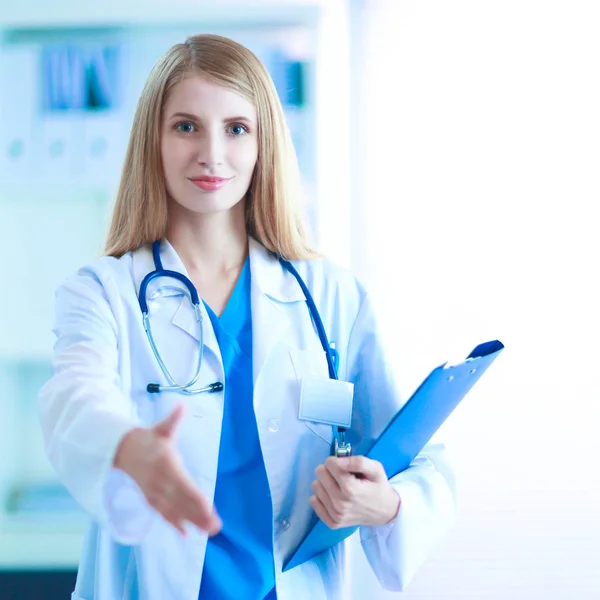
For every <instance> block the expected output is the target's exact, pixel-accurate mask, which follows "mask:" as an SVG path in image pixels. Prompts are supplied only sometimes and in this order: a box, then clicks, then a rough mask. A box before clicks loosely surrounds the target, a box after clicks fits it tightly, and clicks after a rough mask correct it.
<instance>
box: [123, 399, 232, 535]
mask: <svg viewBox="0 0 600 600" xmlns="http://www.w3.org/2000/svg"><path fill="white" fill-rule="evenodd" d="M182 417H183V406H182V405H178V406H177V407H176V408H175V409H174V410H173V412H172V413H171V414H170V415H169V416H168V417H167V418H166V419H164V420H163V421H161V422H160V423H157V424H156V425H154V427H149V428H142V427H140V428H137V429H134V430H132V431H130V432H129V433H128V434H126V435H125V436H124V438H123V440H122V441H121V444H120V445H119V448H118V450H117V454H116V456H115V461H114V466H115V467H117V468H119V469H121V470H123V471H125V472H126V473H128V474H129V475H130V477H131V478H132V479H133V480H134V481H136V483H137V484H138V486H139V487H140V489H141V490H142V492H143V493H144V496H146V500H147V501H148V504H150V506H152V507H153V508H154V509H155V510H156V511H157V512H159V513H160V514H161V515H162V516H163V517H164V518H165V519H166V520H167V521H168V522H169V523H171V525H173V527H175V528H176V529H178V530H179V532H180V533H181V534H182V535H186V530H185V526H186V523H188V522H189V523H192V524H194V525H196V527H198V528H199V529H201V530H203V531H206V532H208V534H209V535H214V534H216V533H218V532H219V530H220V529H221V520H220V519H219V517H218V515H217V513H216V512H215V510H214V508H213V507H212V506H211V505H210V503H209V501H208V499H207V498H206V497H205V496H204V494H203V493H202V492H201V491H200V490H199V489H198V487H197V486H196V484H195V483H194V482H193V481H192V480H191V478H190V477H189V476H188V474H187V473H186V471H185V469H184V467H183V463H182V460H181V458H180V456H179V454H178V452H177V450H176V448H175V441H174V438H175V432H176V429H177V426H178V425H179V422H180V421H181V418H182Z"/></svg>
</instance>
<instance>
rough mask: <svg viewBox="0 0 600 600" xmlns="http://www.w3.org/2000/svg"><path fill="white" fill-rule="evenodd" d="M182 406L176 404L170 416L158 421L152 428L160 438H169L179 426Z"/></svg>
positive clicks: (182, 410) (182, 412) (182, 411)
mask: <svg viewBox="0 0 600 600" xmlns="http://www.w3.org/2000/svg"><path fill="white" fill-rule="evenodd" d="M184 412H185V411H184V408H183V404H178V405H177V406H176V407H175V408H174V409H173V411H172V412H171V414H170V415H169V416H168V417H166V418H165V419H163V420H162V421H159V422H158V423H157V424H156V425H155V426H154V427H153V429H154V431H155V432H156V433H157V434H158V435H159V436H161V437H166V438H171V437H173V434H174V433H175V430H176V429H177V426H178V425H179V422H180V421H181V419H182V418H183V414H184Z"/></svg>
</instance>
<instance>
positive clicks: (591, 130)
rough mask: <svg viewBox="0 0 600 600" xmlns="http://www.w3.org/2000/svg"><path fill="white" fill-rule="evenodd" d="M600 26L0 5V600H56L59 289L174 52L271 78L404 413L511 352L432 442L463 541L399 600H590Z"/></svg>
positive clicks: (65, 553) (70, 529) (250, 9)
mask: <svg viewBox="0 0 600 600" xmlns="http://www.w3.org/2000/svg"><path fill="white" fill-rule="evenodd" d="M599 30H600V5H599V4H598V3H597V2H596V1H594V0H568V1H567V0H544V1H542V0H518V1H517V0H504V1H503V2H482V1H481V0H453V1H452V2H448V1H444V0H427V1H421V2H417V1H416V0H397V1H395V0H321V1H319V0H254V1H252V2H246V1H245V0H206V1H203V0H144V1H142V0H122V1H118V0H104V1H103V2H95V3H86V2H79V3H73V2H71V1H70V0H54V2H51V3H50V2H42V0H19V1H18V2H16V1H10V0H0V224H1V227H2V234H1V235H0V276H1V277H0V280H1V281H3V282H4V284H3V291H2V293H1V294H0V383H1V389H2V394H1V396H0V408H1V409H2V412H1V415H2V416H1V417H0V501H1V504H0V600H8V599H13V598H19V599H20V600H23V599H30V598H35V599H36V600H37V599H48V600H54V599H55V598H56V599H59V598H68V597H69V593H70V591H71V590H72V587H73V583H74V577H75V571H76V568H77V561H78V557H79V551H80V547H81V540H82V533H83V530H84V527H85V523H86V521H85V516H84V515H83V514H82V513H81V512H80V510H79V509H78V508H77V506H75V505H74V504H73V502H72V501H71V500H70V499H69V496H68V495H67V494H66V492H65V491H64V490H63V488H62V486H61V485H60V484H59V482H58V481H57V480H56V479H55V477H54V474H53V472H52V470H51V468H50V466H49V464H48V463H47V461H46V459H45V457H44V450H43V445H42V440H41V434H40V429H39V425H38V420H37V413H36V396H37V393H38V390H39V388H40V387H41V385H42V384H43V382H44V381H45V379H46V378H47V377H48V375H49V362H50V357H51V352H52V345H53V335H52V331H51V329H52V323H53V310H54V297H53V294H54V289H55V288H56V287H57V285H58V284H59V283H60V282H61V281H62V280H63V279H64V278H65V277H67V276H68V275H70V274H71V273H72V272H73V271H75V270H76V269H77V268H78V267H79V266H81V265H82V264H84V263H86V262H87V261H89V260H90V259H92V258H94V257H95V256H98V255H99V254H100V252H101V248H102V243H103V239H104V235H105V232H106V228H107V224H108V218H109V214H110V210H111V206H112V202H113V199H114V194H115V188H116V185H117V183H118V179H119V176H120V169H121V164H122V160H123V156H124V151H125V147H126V144H127V140H128V136H129V130H130V126H131V120H132V116H133V112H134V109H135V104H136V101H137V98H138V96H139V93H140V91H141V88H142V85H143V83H144V81H145V79H146V77H147V75H148V73H149V70H150V68H151V67H152V65H153V64H154V62H155V61H156V60H157V59H158V57H159V56H160V55H161V54H162V53H163V52H164V51H166V50H167V48H168V47H169V46H171V45H172V44H173V43H176V42H180V41H182V40H183V39H184V38H185V37H186V36H188V35H190V34H194V33H200V32H214V33H221V34H224V35H228V36H230V37H232V38H234V39H236V40H238V41H240V42H242V43H244V44H246V45H247V46H248V47H250V48H251V49H252V50H254V51H255V52H256V53H257V54H258V55H259V57H260V58H261V59H262V60H263V61H264V62H265V64H266V65H267V67H268V69H269V70H270V72H271V74H272V76H273V79H274V81H275V84H276V86H277V89H278V91H279V94H280V97H281V100H282V102H283V105H284V108H285V111H286V115H287V118H288V123H289V126H290V129H291V131H292V135H293V138H294V141H295V144H296V148H297V152H298V156H299V161H300V167H301V170H302V175H303V184H304V197H305V206H306V211H307V216H308V219H309V222H310V225H311V229H312V231H313V235H314V238H315V241H316V243H317V246H318V247H319V249H320V250H322V251H323V252H325V253H326V254H328V255H329V256H330V257H331V258H332V259H333V260H335V261H337V262H338V263H341V264H343V265H345V266H347V267H349V268H351V269H352V270H353V271H354V272H355V273H356V274H357V275H358V276H359V277H360V278H361V279H362V280H363V281H364V282H365V283H366V284H367V286H368V287H369V288H370V289H371V290H372V291H373V293H374V294H375V296H376V297H377V298H378V299H379V303H380V315H381V319H382V320H383V322H384V324H385V329H386V331H387V332H388V333H389V334H390V337H391V339H392V342H393V343H392V346H391V350H390V351H391V352H392V353H393V356H391V357H390V358H391V359H392V360H393V361H394V363H395V365H396V367H397V369H398V371H399V373H400V374H401V380H402V382H403V387H404V393H405V395H406V396H408V395H409V394H410V393H411V392H412V391H413V390H414V389H415V387H416V386H417V385H418V384H419V383H420V381H421V380H422V379H423V377H424V376H425V375H427V373H428V372H429V371H430V370H431V369H432V368H434V367H435V366H437V365H439V364H440V363H443V362H444V361H445V360H446V359H448V358H462V357H464V356H466V355H467V354H468V353H469V352H470V351H471V349H472V348H473V347H474V346H476V345H477V344H478V343H480V342H483V341H487V340H492V339H499V340H501V341H502V342H503V343H504V344H505V345H506V350H505V351H504V352H503V353H502V355H501V356H500V358H499V359H498V360H497V361H496V363H494V365H493V366H492V367H491V368H490V370H489V371H488V373H487V374H486V375H485V376H484V377H483V378H482V380H481V381H480V382H479V383H478V384H477V386H476V387H475V388H474V389H473V391H472V392H471V393H470V394H469V395H468V397H467V398H466V399H465V400H464V401H463V403H462V404H461V406H460V407H459V408H458V409H457V410H456V411H455V413H453V415H452V416H451V417H450V419H449V420H448V421H447V422H446V424H445V425H444V426H443V427H442V429H441V430H440V431H439V432H438V435H437V436H436V437H438V438H439V439H440V440H442V441H444V442H445V443H446V444H447V447H448V450H449V453H450V456H451V458H452V461H453V464H454V467H455V469H456V472H457V476H458V483H459V500H460V506H459V521H458V525H457V526H456V528H455V529H454V530H453V531H452V533H451V534H450V535H449V536H448V537H447V538H446V539H445V540H444V541H443V543H442V544H441V545H440V546H439V547H438V548H437V549H436V551H435V553H434V554H433V556H432V557H431V559H430V560H429V561H428V562H427V563H426V564H425V565H424V566H423V568H422V569H421V570H420V572H419V573H418V575H417V577H416V579H415V580H414V581H413V582H412V584H411V585H410V587H409V588H408V590H407V591H405V592H404V593H403V594H391V593H387V592H384V591H382V590H381V589H380V588H379V586H378V584H377V582H376V581H375V579H374V578H373V576H372V575H371V573H370V571H369V568H368V566H367V565H366V563H365V560H364V557H363V556H362V554H361V551H360V545H359V543H358V542H357V540H356V539H355V538H353V539H352V540H351V543H350V553H349V561H350V563H351V567H352V568H351V569H350V570H349V577H348V581H347V584H348V587H347V592H346V595H345V597H346V598H357V599H362V598H373V599H379V598H381V599H385V598H400V597H402V598H405V599H407V600H409V599H431V600H458V599H469V600H472V599H479V598H482V599H492V598H493V599H502V600H516V599H525V600H529V599H532V600H533V599H543V600H563V599H568V600H597V599H598V598H600V476H599V474H598V472H599V467H598V461H599V460H600V434H599V432H600V408H599V400H600V398H599V396H600V393H599V384H598V379H599V377H598V375H599V367H598V364H599V362H600V361H599V359H600V352H599V350H598V344H597V340H598V338H599V336H600V317H599V308H600V285H599V283H598V281H599V275H598V273H599V269H598V263H599V258H600V252H599V251H600V236H599V235H598V219H597V214H598V206H597V205H598V203H599V202H600V75H599V73H600V36H599V35H598V31H599Z"/></svg>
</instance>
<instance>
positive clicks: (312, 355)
mask: <svg viewBox="0 0 600 600" xmlns="http://www.w3.org/2000/svg"><path fill="white" fill-rule="evenodd" d="M290 358H291V360H292V364H293V366H294V373H295V375H296V380H297V386H296V394H295V411H296V416H297V417H298V416H299V413H300V396H301V393H302V379H303V378H305V377H323V378H328V377H329V370H328V368H327V360H326V358H325V353H324V352H323V349H322V348H321V347H320V346H319V347H318V348H314V349H309V350H307V349H299V348H290ZM302 422H303V423H304V425H305V426H306V427H307V428H308V429H309V430H310V431H311V432H312V433H314V434H315V435H316V436H318V437H319V438H321V440H323V442H325V443H326V444H329V445H330V444H331V442H332V440H333V430H332V428H331V426H330V425H327V424H326V423H320V422H318V421H310V420H303V421H302Z"/></svg>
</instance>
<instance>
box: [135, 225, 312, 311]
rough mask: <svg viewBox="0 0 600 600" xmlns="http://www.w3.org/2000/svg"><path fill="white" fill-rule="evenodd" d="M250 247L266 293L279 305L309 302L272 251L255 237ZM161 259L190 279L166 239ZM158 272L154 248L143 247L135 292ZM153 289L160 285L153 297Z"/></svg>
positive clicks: (137, 262) (256, 273) (254, 269)
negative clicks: (149, 277)
mask: <svg viewBox="0 0 600 600" xmlns="http://www.w3.org/2000/svg"><path fill="white" fill-rule="evenodd" d="M248 246H249V254H250V272H251V276H252V281H253V282H254V283H255V284H256V285H257V286H258V287H259V288H260V290H261V291H262V293H263V294H265V295H267V296H269V297H270V298H272V299H273V300H277V301H278V302H297V301H302V300H305V298H304V294H303V292H302V289H301V288H300V286H299V285H298V282H297V281H296V279H295V277H294V276H293V275H292V274H291V273H289V272H288V271H287V270H286V269H284V268H283V267H282V266H281V264H280V263H279V259H278V258H277V257H276V256H275V255H274V254H273V253H272V252H269V251H268V250H267V249H266V248H265V247H264V246H263V245H262V244H261V243H260V242H259V241H258V240H256V239H254V238H253V237H250V238H249V239H248ZM160 258H161V260H162V264H163V267H164V268H165V269H167V270H170V271H177V272H179V273H182V274H183V275H185V276H186V277H188V278H189V275H188V273H187V271H186V269H185V266H184V264H183V262H182V260H181V259H180V258H179V255H178V254H177V252H176V251H175V248H173V246H172V245H171V244H170V242H169V241H168V240H163V241H162V243H161V248H160ZM154 269H155V267H154V259H153V258H152V245H147V246H142V247H141V248H139V249H138V250H136V251H135V252H133V271H134V279H135V289H136V293H137V294H138V295H139V291H140V285H141V283H142V281H143V279H144V277H146V275H147V274H148V273H150V272H152V271H154ZM174 283H175V282H174ZM151 289H156V286H149V288H148V295H150V293H151ZM165 294H167V295H168V294H169V292H168V291H166V292H165Z"/></svg>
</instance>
